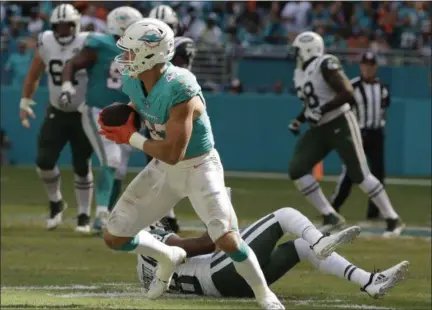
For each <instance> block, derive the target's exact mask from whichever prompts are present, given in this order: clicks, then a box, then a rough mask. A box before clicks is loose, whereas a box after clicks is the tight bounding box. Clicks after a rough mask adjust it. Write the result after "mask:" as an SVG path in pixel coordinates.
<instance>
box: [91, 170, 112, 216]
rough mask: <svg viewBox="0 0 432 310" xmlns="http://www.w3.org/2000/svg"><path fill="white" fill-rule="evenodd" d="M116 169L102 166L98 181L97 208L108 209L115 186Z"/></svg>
mask: <svg viewBox="0 0 432 310" xmlns="http://www.w3.org/2000/svg"><path fill="white" fill-rule="evenodd" d="M115 172H116V169H115V168H112V167H106V166H102V167H101V168H100V170H99V173H98V176H97V181H96V184H95V185H96V193H95V196H96V206H98V207H107V208H108V204H109V202H110V197H111V192H112V189H113V185H114V176H115Z"/></svg>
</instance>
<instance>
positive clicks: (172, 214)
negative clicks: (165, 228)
mask: <svg viewBox="0 0 432 310" xmlns="http://www.w3.org/2000/svg"><path fill="white" fill-rule="evenodd" d="M167 217H169V218H172V219H175V218H176V215H175V213H174V208H172V209H171V210H170V211H169V212H168V214H167Z"/></svg>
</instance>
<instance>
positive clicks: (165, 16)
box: [149, 5, 179, 35]
mask: <svg viewBox="0 0 432 310" xmlns="http://www.w3.org/2000/svg"><path fill="white" fill-rule="evenodd" d="M149 17H150V18H155V19H159V20H161V21H163V22H164V23H165V24H167V25H168V26H170V27H171V29H172V30H173V31H174V35H177V32H178V27H179V19H178V17H177V13H176V12H175V11H174V10H173V9H172V8H171V7H170V6H168V5H159V6H157V7H155V8H153V9H152V10H151V11H150V14H149Z"/></svg>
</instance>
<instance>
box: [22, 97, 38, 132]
mask: <svg viewBox="0 0 432 310" xmlns="http://www.w3.org/2000/svg"><path fill="white" fill-rule="evenodd" d="M35 104H36V102H34V101H33V100H32V99H30V98H21V100H20V119H21V124H22V125H23V126H24V127H26V128H29V127H30V122H29V120H28V117H29V116H30V117H31V118H33V119H34V118H36V116H35V114H34V112H33V109H32V106H33V105H35Z"/></svg>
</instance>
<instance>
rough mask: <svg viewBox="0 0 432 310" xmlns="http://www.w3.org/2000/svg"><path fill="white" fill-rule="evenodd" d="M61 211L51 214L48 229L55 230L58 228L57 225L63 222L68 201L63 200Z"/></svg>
mask: <svg viewBox="0 0 432 310" xmlns="http://www.w3.org/2000/svg"><path fill="white" fill-rule="evenodd" d="M61 204H62V205H61V211H60V212H58V213H56V214H55V215H53V214H52V213H51V215H53V216H52V217H51V216H50V217H49V218H48V219H47V223H46V224H47V229H48V230H54V229H56V228H57V226H59V225H60V224H61V223H63V212H64V211H65V210H66V209H67V203H66V202H64V201H63V202H61Z"/></svg>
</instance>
